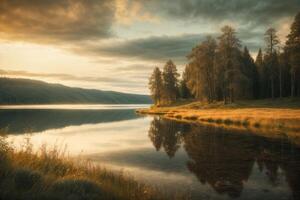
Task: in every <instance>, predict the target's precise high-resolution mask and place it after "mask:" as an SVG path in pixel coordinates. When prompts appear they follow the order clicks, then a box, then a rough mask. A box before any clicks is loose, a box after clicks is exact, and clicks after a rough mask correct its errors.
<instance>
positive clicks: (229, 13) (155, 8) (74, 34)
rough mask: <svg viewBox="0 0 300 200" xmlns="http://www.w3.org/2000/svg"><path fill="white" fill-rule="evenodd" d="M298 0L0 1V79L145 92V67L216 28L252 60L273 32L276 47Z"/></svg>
mask: <svg viewBox="0 0 300 200" xmlns="http://www.w3.org/2000/svg"><path fill="white" fill-rule="evenodd" d="M299 11H300V0H0V74H1V76H5V77H20V78H30V79H37V80H43V81H47V82H51V83H60V84H64V85H68V86H72V87H83V88H94V89H101V90H114V91H121V92H130V93H139V94H148V93H149V91H148V86H147V84H148V77H149V76H150V73H151V72H152V70H153V68H154V67H156V66H158V67H163V65H164V63H165V62H166V61H167V60H168V59H172V60H173V61H174V62H175V64H176V65H177V67H178V70H179V72H181V71H182V69H183V68H184V66H185V65H186V63H187V61H186V55H188V53H189V52H190V51H191V49H192V48H193V47H194V46H196V45H197V44H199V43H200V42H201V41H202V40H203V39H205V38H206V37H207V36H208V35H211V36H214V37H218V35H220V29H221V27H222V26H224V25H230V26H232V27H234V28H235V30H236V31H237V35H238V37H239V38H240V40H241V41H242V44H243V45H245V46H247V47H248V48H249V49H250V52H251V54H252V56H253V57H255V56H256V53H257V51H258V49H259V48H262V49H263V48H264V40H263V38H264V32H265V31H266V30H267V29H268V28H270V27H273V28H275V29H276V30H277V31H278V35H279V37H280V39H281V44H284V42H285V38H286V35H287V34H288V33H289V31H290V25H291V23H292V21H293V18H294V16H295V15H296V14H297V12H299Z"/></svg>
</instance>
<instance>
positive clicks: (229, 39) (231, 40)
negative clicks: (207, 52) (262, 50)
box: [218, 26, 241, 104]
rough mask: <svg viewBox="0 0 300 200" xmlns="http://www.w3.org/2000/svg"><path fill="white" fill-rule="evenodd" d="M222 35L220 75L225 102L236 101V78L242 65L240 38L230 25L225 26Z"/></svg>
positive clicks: (220, 41)
mask: <svg viewBox="0 0 300 200" xmlns="http://www.w3.org/2000/svg"><path fill="white" fill-rule="evenodd" d="M221 30H222V35H221V36H220V37H219V46H218V56H219V61H218V62H219V67H218V68H219V77H218V78H220V79H221V80H223V81H222V83H221V85H222V93H223V98H224V103H225V104H226V103H227V101H228V100H229V102H233V101H234V90H235V86H236V85H237V84H236V82H235V81H236V78H237V77H239V75H240V74H239V73H240V70H239V69H238V68H239V66H240V63H239V61H240V60H239V58H238V57H239V54H240V47H241V44H240V40H239V39H238V38H237V36H236V32H235V30H234V29H233V28H232V27H230V26H224V27H223V28H222V29H221Z"/></svg>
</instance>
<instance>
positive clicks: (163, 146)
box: [0, 105, 300, 200]
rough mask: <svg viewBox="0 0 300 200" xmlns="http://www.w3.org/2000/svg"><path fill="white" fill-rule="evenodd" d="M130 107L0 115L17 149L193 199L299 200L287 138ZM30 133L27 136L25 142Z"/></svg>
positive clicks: (293, 148)
mask: <svg viewBox="0 0 300 200" xmlns="http://www.w3.org/2000/svg"><path fill="white" fill-rule="evenodd" d="M135 106H137V107H143V106H144V105H130V106H124V105H123V106H111V105H110V106H107V105H106V106H104V105H98V106H95V105H93V106H87V107H85V106H82V105H78V106H75V107H74V106H70V105H64V106H50V107H47V106H42V107H37V106H34V107H30V106H25V107H23V106H18V107H5V109H1V110H0V128H2V129H5V130H6V131H7V132H8V133H9V136H8V139H9V140H11V141H12V142H13V143H14V144H15V145H16V147H18V146H20V145H21V144H22V143H23V141H24V140H25V139H26V138H28V137H30V138H31V142H32V143H33V145H34V146H35V147H36V148H38V147H40V146H41V145H43V144H47V145H49V146H53V145H61V146H63V145H67V148H68V151H69V152H70V154H71V155H73V156H77V155H80V156H81V157H86V158H89V159H91V160H92V161H94V162H99V163H101V164H102V165H106V166H109V167H111V168H112V169H116V170H124V171H125V172H128V173H130V174H131V175H133V176H134V177H135V178H136V179H138V180H140V181H143V182H146V183H148V184H155V185H158V186H159V187H161V188H164V189H165V190H166V191H170V192H174V191H179V192H180V191H183V192H186V191H188V192H189V193H190V194H191V196H192V198H193V199H199V198H200V197H202V198H204V199H270V200H274V199H299V198H300V147H299V146H297V145H295V144H293V142H291V141H289V140H288V139H287V138H286V137H278V138H275V139H274V138H273V139H271V138H266V137H263V136H257V135H254V134H251V133H249V132H246V131H243V132H237V131H233V130H231V131H229V130H224V129H220V128H214V127H207V126H200V125H193V124H186V123H178V122H174V121H170V120H163V119H160V118H159V117H142V116H138V115H136V114H135V113H134V110H133V108H134V107H135ZM28 133H30V134H28Z"/></svg>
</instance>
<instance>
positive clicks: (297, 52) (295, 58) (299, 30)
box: [285, 12, 300, 97]
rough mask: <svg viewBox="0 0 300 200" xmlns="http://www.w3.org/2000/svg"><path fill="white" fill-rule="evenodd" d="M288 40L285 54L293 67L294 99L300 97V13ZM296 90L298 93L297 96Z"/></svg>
mask: <svg viewBox="0 0 300 200" xmlns="http://www.w3.org/2000/svg"><path fill="white" fill-rule="evenodd" d="M287 38H288V39H287V42H286V47H285V52H286V53H287V55H288V61H289V64H290V66H291V69H290V74H291V75H290V76H291V96H292V97H294V96H296V95H300V81H299V77H300V12H299V13H298V14H297V15H296V17H295V19H294V22H293V24H292V26H291V32H290V34H289V35H288V37H287ZM297 77H298V78H297ZM297 84H298V88H296V85H297ZM296 90H297V91H298V92H297V94H296Z"/></svg>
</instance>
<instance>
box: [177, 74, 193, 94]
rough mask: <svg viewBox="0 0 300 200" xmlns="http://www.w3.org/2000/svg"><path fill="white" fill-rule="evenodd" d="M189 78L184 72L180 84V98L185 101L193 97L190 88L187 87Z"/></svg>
mask: <svg viewBox="0 0 300 200" xmlns="http://www.w3.org/2000/svg"><path fill="white" fill-rule="evenodd" d="M187 80H188V76H187V73H186V70H184V71H183V73H182V76H181V80H180V82H179V96H180V97H181V98H183V99H189V98H191V97H192V95H191V92H190V90H189V88H188V87H187Z"/></svg>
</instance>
